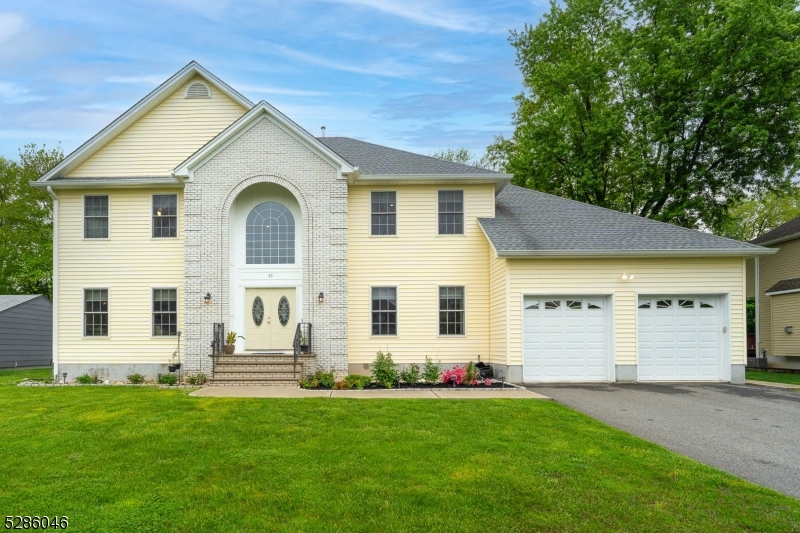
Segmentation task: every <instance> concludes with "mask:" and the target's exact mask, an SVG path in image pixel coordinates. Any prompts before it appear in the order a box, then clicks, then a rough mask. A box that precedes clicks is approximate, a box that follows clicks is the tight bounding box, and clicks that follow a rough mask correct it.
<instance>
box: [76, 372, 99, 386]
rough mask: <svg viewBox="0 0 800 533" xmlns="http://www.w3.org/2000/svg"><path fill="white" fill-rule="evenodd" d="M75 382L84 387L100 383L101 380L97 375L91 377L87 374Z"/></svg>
mask: <svg viewBox="0 0 800 533" xmlns="http://www.w3.org/2000/svg"><path fill="white" fill-rule="evenodd" d="M75 381H77V382H78V383H81V384H83V385H91V384H92V383H100V378H99V377H98V376H97V374H95V375H90V374H89V373H86V374H83V375H82V376H78V377H77V378H75Z"/></svg>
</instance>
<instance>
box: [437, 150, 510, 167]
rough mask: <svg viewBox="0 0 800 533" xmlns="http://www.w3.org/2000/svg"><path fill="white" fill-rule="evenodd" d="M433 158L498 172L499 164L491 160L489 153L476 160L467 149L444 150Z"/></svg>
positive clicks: (438, 151) (439, 151)
mask: <svg viewBox="0 0 800 533" xmlns="http://www.w3.org/2000/svg"><path fill="white" fill-rule="evenodd" d="M430 156H431V157H435V158H436V159H442V160H444V161H452V162H453V163H461V164H462V165H472V166H473V167H478V168H485V169H487V170H497V164H496V163H495V162H494V160H492V159H491V157H490V156H489V154H488V153H486V154H484V155H482V156H481V157H480V158H476V157H475V154H473V153H472V152H471V151H470V150H468V149H467V148H442V149H441V150H436V151H435V152H433V153H432V154H430Z"/></svg>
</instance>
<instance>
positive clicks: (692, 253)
mask: <svg viewBox="0 0 800 533" xmlns="http://www.w3.org/2000/svg"><path fill="white" fill-rule="evenodd" d="M776 252H777V250H773V249H770V248H765V249H764V250H732V249H707V250H701V249H697V250H498V252H497V253H498V257H508V258H545V257H575V258H578V257H585V258H591V257H755V256H761V255H772V254H774V253H776Z"/></svg>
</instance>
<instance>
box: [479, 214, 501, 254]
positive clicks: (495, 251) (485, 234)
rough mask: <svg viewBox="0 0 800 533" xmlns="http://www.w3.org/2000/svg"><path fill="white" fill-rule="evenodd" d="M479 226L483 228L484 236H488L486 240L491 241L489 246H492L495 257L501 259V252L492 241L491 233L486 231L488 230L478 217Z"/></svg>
mask: <svg viewBox="0 0 800 533" xmlns="http://www.w3.org/2000/svg"><path fill="white" fill-rule="evenodd" d="M478 227H479V228H481V232H482V233H483V236H484V237H486V241H487V242H488V243H489V246H491V247H492V251H493V252H494V258H495V259H499V258H500V253H499V252H498V251H497V248H495V246H494V243H493V242H492V239H490V238H489V235H488V234H487V233H486V230H485V229H483V224H481V221H480V219H478Z"/></svg>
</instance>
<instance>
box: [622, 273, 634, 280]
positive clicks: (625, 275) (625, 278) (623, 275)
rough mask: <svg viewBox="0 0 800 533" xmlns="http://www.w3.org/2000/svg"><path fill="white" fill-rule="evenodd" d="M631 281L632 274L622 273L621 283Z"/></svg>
mask: <svg viewBox="0 0 800 533" xmlns="http://www.w3.org/2000/svg"><path fill="white" fill-rule="evenodd" d="M632 279H633V274H628V273H623V274H622V281H628V280H632Z"/></svg>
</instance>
